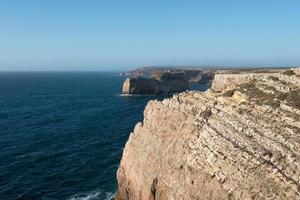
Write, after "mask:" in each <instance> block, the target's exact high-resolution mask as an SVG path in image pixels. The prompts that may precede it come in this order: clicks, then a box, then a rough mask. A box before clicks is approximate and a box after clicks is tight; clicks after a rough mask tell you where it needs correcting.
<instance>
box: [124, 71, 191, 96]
mask: <svg viewBox="0 0 300 200" xmlns="http://www.w3.org/2000/svg"><path fill="white" fill-rule="evenodd" d="M189 88H190V87H189V83H188V81H187V80H185V79H184V77H183V75H182V74H178V73H163V74H158V75H156V76H155V77H153V78H143V77H133V78H127V79H126V80H125V81H124V83H123V89H122V93H123V94H169V93H175V92H182V91H185V90H188V89H189Z"/></svg>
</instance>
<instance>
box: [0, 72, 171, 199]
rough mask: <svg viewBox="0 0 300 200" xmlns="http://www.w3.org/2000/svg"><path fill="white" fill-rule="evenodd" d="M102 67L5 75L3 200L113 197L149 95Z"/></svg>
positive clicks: (0, 153)
mask: <svg viewBox="0 0 300 200" xmlns="http://www.w3.org/2000/svg"><path fill="white" fill-rule="evenodd" d="M123 81H124V77H121V76H119V75H118V73H102V72H2V73H0V199H1V200H2V199H3V200H13V199H24V200H36V199H43V200H48V199H66V200H92V199H110V198H111V197H112V196H113V195H114V193H115V191H116V189H117V182H116V171H117V169H118V165H119V162H120V159H121V155H122V151H123V148H124V145H125V143H126V141H127V139H128V136H129V134H130V132H131V131H132V130H133V128H134V125H135V124H136V123H137V122H138V121H142V120H143V110H144V107H145V105H146V104H147V102H148V101H149V100H151V99H158V100H161V99H163V98H164V97H165V96H122V95H120V91H121V87H122V83H123Z"/></svg>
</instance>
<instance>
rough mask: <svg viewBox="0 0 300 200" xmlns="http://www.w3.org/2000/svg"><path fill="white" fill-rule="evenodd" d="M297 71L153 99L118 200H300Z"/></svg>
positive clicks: (123, 167)
mask: <svg viewBox="0 0 300 200" xmlns="http://www.w3.org/2000/svg"><path fill="white" fill-rule="evenodd" d="M297 73H299V69H298V70H294V71H291V70H289V71H287V72H277V73H272V74H271V75H270V74H268V75H266V76H261V75H259V76H252V77H251V78H250V79H247V81H245V82H244V83H242V84H239V85H235V84H233V85H231V87H228V89H226V90H225V89H223V88H221V89H220V90H219V91H215V90H208V91H206V92H184V93H181V94H178V95H174V96H173V97H172V98H170V99H165V100H163V101H162V102H159V101H150V102H149V103H148V105H147V106H146V108H145V111H144V121H143V122H142V123H138V124H137V125H136V127H135V129H134V131H133V133H131V134H130V137H129V139H128V142H127V143H126V146H125V149H124V152H123V157H122V160H121V164H120V167H119V169H118V174H117V178H118V192H117V195H116V199H117V200H144V199H145V200H165V199H174V200H181V199H182V200H188V199H199V200H204V199H205V200H206V199H215V200H222V199H300V75H299V74H297Z"/></svg>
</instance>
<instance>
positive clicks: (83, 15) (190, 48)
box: [0, 0, 300, 71]
mask: <svg viewBox="0 0 300 200" xmlns="http://www.w3.org/2000/svg"><path fill="white" fill-rule="evenodd" d="M295 65H298V66H299V65H300V1H299V0H251V1H250V0H248V1H246V0H244V1H242V0H226V1H225V0H219V1H218V0H206V1H204V0H203V1H201V0H197V1H193V0H164V1H162V0H160V1H156V0H152V1H150V0H148V1H144V0H139V1H130V0H126V1H125V0H119V1H117V0H107V1H101V0H26V1H21V0H0V71H34V70H38V71H48V70H50V71H53V70H54V71H57V70H62V71H69V70H71V71H72V70H76V71H77V70H80V71H90V70H92V71H94V70H96V71H98V70H99V71H115V70H120V71H122V70H128V69H132V68H136V67H141V66H208V67H210V66H213V67H214V66H295Z"/></svg>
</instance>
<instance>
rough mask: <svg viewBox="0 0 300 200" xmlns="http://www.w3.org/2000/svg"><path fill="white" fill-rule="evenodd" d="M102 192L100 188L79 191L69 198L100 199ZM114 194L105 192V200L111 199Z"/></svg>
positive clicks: (77, 199) (71, 199)
mask: <svg viewBox="0 0 300 200" xmlns="http://www.w3.org/2000/svg"><path fill="white" fill-rule="evenodd" d="M101 194H102V191H101V190H100V189H97V190H94V191H91V192H84V193H79V194H75V195H73V196H71V197H70V198H69V200H98V199H100V195H101ZM114 196H115V194H114V193H112V192H106V193H105V200H111V199H112V198H113V197H114Z"/></svg>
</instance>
